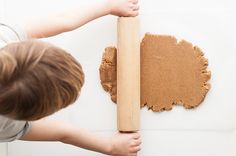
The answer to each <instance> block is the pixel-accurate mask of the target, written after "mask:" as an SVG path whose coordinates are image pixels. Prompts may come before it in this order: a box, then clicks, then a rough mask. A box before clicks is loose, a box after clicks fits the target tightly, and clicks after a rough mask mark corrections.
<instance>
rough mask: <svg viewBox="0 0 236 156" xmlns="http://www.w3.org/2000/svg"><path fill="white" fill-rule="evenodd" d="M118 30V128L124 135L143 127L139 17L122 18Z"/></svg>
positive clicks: (119, 19) (119, 20)
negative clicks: (141, 115)
mask: <svg viewBox="0 0 236 156" xmlns="http://www.w3.org/2000/svg"><path fill="white" fill-rule="evenodd" d="M117 29H118V43H117V49H118V51H117V107H118V108H117V127H118V130H119V131H122V132H133V131H138V130H139V127H140V40H139V19H138V17H119V18H118V25H117Z"/></svg>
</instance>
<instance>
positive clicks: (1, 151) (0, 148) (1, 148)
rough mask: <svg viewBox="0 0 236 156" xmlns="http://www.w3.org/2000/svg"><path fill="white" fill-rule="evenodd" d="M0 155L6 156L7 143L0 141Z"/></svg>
mask: <svg viewBox="0 0 236 156" xmlns="http://www.w3.org/2000/svg"><path fill="white" fill-rule="evenodd" d="M0 156H7V143H0Z"/></svg>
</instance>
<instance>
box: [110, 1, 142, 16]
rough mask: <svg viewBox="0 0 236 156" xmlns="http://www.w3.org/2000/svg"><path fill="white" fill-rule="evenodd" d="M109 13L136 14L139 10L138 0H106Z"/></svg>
mask: <svg viewBox="0 0 236 156" xmlns="http://www.w3.org/2000/svg"><path fill="white" fill-rule="evenodd" d="M107 1H108V4H109V8H110V14H111V15H115V16H125V17H126V16H132V17H134V16H137V15H138V11H139V5H138V0H107Z"/></svg>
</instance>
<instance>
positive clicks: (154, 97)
mask: <svg viewBox="0 0 236 156" xmlns="http://www.w3.org/2000/svg"><path fill="white" fill-rule="evenodd" d="M140 48H141V107H143V106H145V105H146V106H147V107H148V108H149V109H152V110H153V111H155V112H159V111H163V110H171V109H172V106H173V105H175V104H179V105H183V106H184V107H185V108H194V107H196V106H198V105H199V104H200V103H201V102H202V101H203V100H204V98H205V95H206V94H207V92H208V90H209V89H210V84H208V83H207V81H208V80H209V79H210V77H211V74H210V72H209V71H208V70H207V66H208V61H207V59H205V58H204V54H203V52H202V51H201V49H200V48H198V47H197V46H192V44H191V43H189V42H187V41H184V40H182V41H180V42H177V40H176V38H175V37H172V36H164V35H152V34H146V35H145V37H144V38H143V40H142V42H141V47H140ZM116 52H117V51H116V48H115V47H108V48H106V49H105V53H104V54H103V59H102V64H101V66H100V79H101V84H102V86H103V88H104V89H105V91H107V92H109V93H110V95H111V99H112V101H113V102H116Z"/></svg>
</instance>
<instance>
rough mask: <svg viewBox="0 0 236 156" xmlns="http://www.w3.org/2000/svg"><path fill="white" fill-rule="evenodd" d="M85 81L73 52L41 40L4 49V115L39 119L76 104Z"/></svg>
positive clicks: (0, 110)
mask: <svg viewBox="0 0 236 156" xmlns="http://www.w3.org/2000/svg"><path fill="white" fill-rule="evenodd" d="M83 83H84V74H83V71H82V68H81V65H80V64H79V63H78V62H77V61H76V60H75V58H73V57H72V56H71V55H70V54H68V53H66V52H65V51H64V50H62V49H60V48H58V47H55V46H53V45H51V44H48V43H44V42H40V41H34V40H33V41H24V42H19V43H11V44H9V45H7V46H5V47H4V48H2V49H0V115H5V116H8V117H11V118H14V119H17V120H37V119H40V118H42V117H45V116H47V115H50V114H52V113H54V112H56V111H58V110H60V109H62V108H64V107H66V106H68V105H70V104H71V103H73V102H74V101H75V100H76V99H77V97H78V95H79V92H80V90H81V87H82V85H83Z"/></svg>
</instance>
